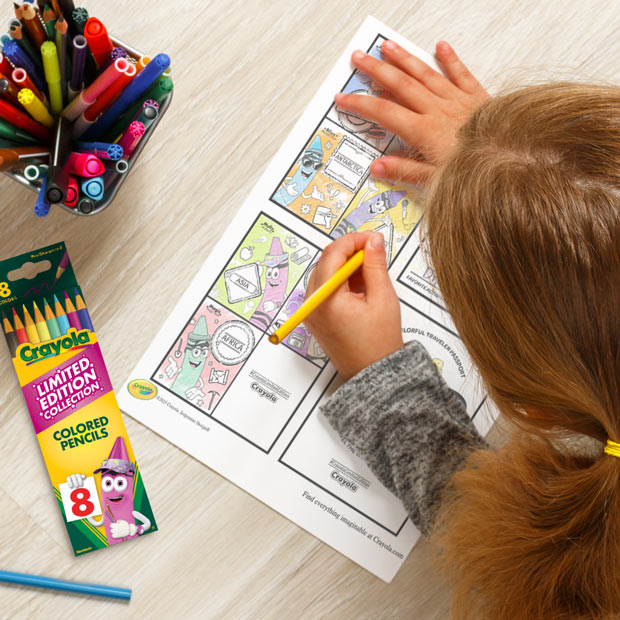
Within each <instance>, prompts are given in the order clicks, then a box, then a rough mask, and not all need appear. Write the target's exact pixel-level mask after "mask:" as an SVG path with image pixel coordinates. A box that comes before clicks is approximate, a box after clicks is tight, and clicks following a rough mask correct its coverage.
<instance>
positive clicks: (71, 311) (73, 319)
mask: <svg viewBox="0 0 620 620" xmlns="http://www.w3.org/2000/svg"><path fill="white" fill-rule="evenodd" d="M65 308H66V309H67V318H68V319H69V325H71V327H73V328H75V329H76V330H77V331H78V332H79V331H80V330H81V329H82V324H81V323H80V317H79V316H78V313H77V311H76V309H75V306H74V305H73V302H72V301H71V298H70V297H69V295H68V294H67V291H65Z"/></svg>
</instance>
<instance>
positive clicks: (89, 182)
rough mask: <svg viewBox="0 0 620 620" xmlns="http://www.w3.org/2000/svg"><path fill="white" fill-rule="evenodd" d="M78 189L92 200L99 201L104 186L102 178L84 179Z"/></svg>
mask: <svg viewBox="0 0 620 620" xmlns="http://www.w3.org/2000/svg"><path fill="white" fill-rule="evenodd" d="M80 189H81V190H82V192H83V193H84V194H86V195H87V196H88V197H89V198H91V199H92V200H101V198H103V192H104V189H105V184H104V182H103V178H102V177H101V176H98V177H93V178H92V179H84V180H83V181H82V184H81V185H80Z"/></svg>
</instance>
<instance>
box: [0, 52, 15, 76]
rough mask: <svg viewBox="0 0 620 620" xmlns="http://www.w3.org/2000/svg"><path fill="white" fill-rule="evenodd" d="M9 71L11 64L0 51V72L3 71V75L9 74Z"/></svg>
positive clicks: (11, 69)
mask: <svg viewBox="0 0 620 620" xmlns="http://www.w3.org/2000/svg"><path fill="white" fill-rule="evenodd" d="M11 71H13V67H12V65H11V64H10V63H9V61H8V60H7V59H6V58H5V57H4V55H3V54H2V53H1V52H0V73H4V75H11Z"/></svg>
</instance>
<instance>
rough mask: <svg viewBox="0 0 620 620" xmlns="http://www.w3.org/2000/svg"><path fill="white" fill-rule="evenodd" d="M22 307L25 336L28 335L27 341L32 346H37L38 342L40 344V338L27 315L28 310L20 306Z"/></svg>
mask: <svg viewBox="0 0 620 620" xmlns="http://www.w3.org/2000/svg"><path fill="white" fill-rule="evenodd" d="M22 307H23V308H24V327H25V329H26V334H27V335H28V340H30V342H31V343H32V344H39V342H41V338H39V332H38V331H37V328H36V327H35V324H34V321H33V320H32V317H31V316H30V314H29V313H28V308H26V306H25V305H24V304H22Z"/></svg>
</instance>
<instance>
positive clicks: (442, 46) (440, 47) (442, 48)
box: [437, 41, 450, 52]
mask: <svg viewBox="0 0 620 620" xmlns="http://www.w3.org/2000/svg"><path fill="white" fill-rule="evenodd" d="M437 49H438V50H439V51H440V52H449V51H450V46H449V45H448V44H447V43H446V42H445V41H439V43H437Z"/></svg>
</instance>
